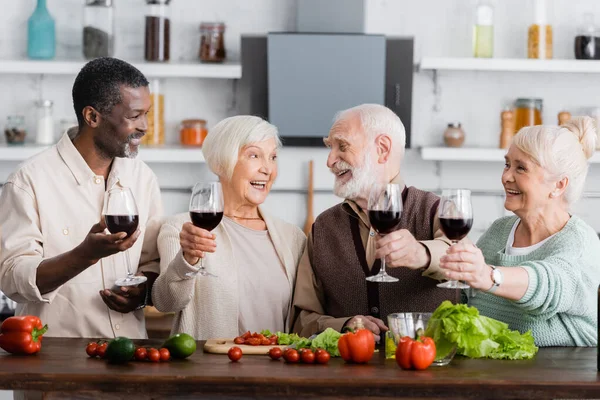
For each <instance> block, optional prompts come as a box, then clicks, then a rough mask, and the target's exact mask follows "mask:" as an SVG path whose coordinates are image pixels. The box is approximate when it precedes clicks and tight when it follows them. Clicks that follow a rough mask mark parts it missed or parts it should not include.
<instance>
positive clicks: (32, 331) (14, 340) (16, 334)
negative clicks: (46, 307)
mask: <svg viewBox="0 0 600 400" xmlns="http://www.w3.org/2000/svg"><path fill="white" fill-rule="evenodd" d="M0 330H1V332H2V333H1V334H0V347H2V348H3V349H4V350H5V351H7V352H8V353H12V354H36V353H38V352H39V351H40V350H41V348H42V336H43V335H44V333H46V331H47V330H48V325H42V321H41V320H40V319H39V318H38V317H36V316H33V315H23V316H17V317H9V318H7V319H6V320H4V322H3V323H2V326H0Z"/></svg>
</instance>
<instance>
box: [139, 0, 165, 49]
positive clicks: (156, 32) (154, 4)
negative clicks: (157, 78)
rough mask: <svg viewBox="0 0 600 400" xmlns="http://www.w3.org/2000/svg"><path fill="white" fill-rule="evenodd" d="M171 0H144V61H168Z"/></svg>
mask: <svg viewBox="0 0 600 400" xmlns="http://www.w3.org/2000/svg"><path fill="white" fill-rule="evenodd" d="M170 1H171V0H146V3H147V4H148V5H147V7H146V35H145V39H144V48H145V51H144V58H145V59H146V61H169V58H170V53H171V20H170V15H169V14H170V12H169V11H170V10H169V3H170Z"/></svg>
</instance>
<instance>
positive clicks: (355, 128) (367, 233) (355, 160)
mask: <svg viewBox="0 0 600 400" xmlns="http://www.w3.org/2000/svg"><path fill="white" fill-rule="evenodd" d="M324 141H325V144H326V145H327V147H329V148H330V153H329V157H328V159H327V166H328V167H329V168H330V169H331V172H333V173H334V174H335V187H334V192H335V194H336V195H337V196H339V197H342V198H344V199H345V201H344V202H343V203H341V204H338V205H336V206H333V207H331V208H330V209H328V210H326V211H324V212H323V213H322V214H321V215H319V217H318V218H317V219H316V221H315V223H314V225H313V228H312V232H311V234H310V235H309V236H308V242H307V246H306V249H305V252H304V255H303V257H302V260H301V261H300V265H299V266H298V275H297V278H296V288H295V292H294V302H293V310H292V312H293V313H294V316H293V318H294V319H293V325H292V329H293V331H294V332H297V333H299V334H300V335H301V336H306V337H308V336H310V335H312V334H314V333H317V332H320V331H323V330H324V329H326V328H328V327H331V328H333V329H336V330H338V331H340V330H342V328H343V327H344V326H350V327H352V326H354V325H355V323H356V320H357V319H358V318H361V319H362V321H363V324H364V325H365V327H366V328H368V329H370V330H371V331H372V332H373V333H374V334H375V335H376V337H377V336H379V334H380V333H381V332H383V331H386V330H387V327H386V325H385V323H384V322H383V321H382V320H385V319H386V318H387V315H388V314H390V313H393V312H428V311H433V310H434V309H435V308H436V307H437V306H438V305H439V304H440V303H441V302H442V301H443V300H446V299H449V300H452V301H454V300H456V299H457V291H455V290H449V289H440V288H437V287H436V284H437V283H438V281H437V279H444V276H443V274H442V273H441V271H440V269H439V259H440V257H441V256H442V255H443V254H445V252H446V249H447V248H448V246H449V243H450V242H449V241H448V239H446V238H445V237H444V236H443V234H442V232H441V231H440V229H439V220H438V218H437V215H436V214H437V208H438V204H439V198H438V197H437V196H436V195H434V194H433V193H429V192H425V191H421V190H419V189H416V188H414V187H406V186H405V185H404V183H403V181H402V177H401V175H400V163H401V161H402V158H403V156H404V147H405V143H406V136H405V130H404V126H403V125H402V122H401V121H400V118H398V116H396V114H394V113H393V112H392V111H391V110H389V109H388V108H386V107H384V106H381V105H376V104H363V105H360V106H357V107H354V108H351V109H348V110H345V111H342V112H340V113H339V114H338V116H337V117H336V119H335V122H334V124H333V126H332V128H331V130H330V131H329V136H328V137H327V138H325V139H324ZM388 182H391V183H398V184H400V185H401V186H402V187H404V190H403V192H402V200H403V212H402V219H401V223H400V229H399V230H397V231H395V232H393V233H390V234H388V235H386V236H385V237H378V236H377V235H376V234H375V231H374V230H373V228H372V227H371V225H370V223H369V219H368V216H367V211H366V210H367V201H368V198H369V191H370V189H371V187H372V186H373V185H374V184H376V183H388ZM380 257H385V258H386V265H387V266H388V267H389V269H388V270H387V272H388V274H390V275H392V276H394V277H396V278H398V279H399V281H398V282H395V283H375V282H369V281H367V280H366V279H365V278H366V277H367V276H370V275H375V274H377V272H379V269H380V260H379V258H380Z"/></svg>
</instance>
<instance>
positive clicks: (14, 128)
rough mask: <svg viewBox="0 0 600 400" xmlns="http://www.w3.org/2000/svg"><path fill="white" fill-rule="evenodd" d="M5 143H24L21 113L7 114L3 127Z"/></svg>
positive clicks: (23, 125)
mask: <svg viewBox="0 0 600 400" xmlns="http://www.w3.org/2000/svg"><path fill="white" fill-rule="evenodd" d="M4 134H5V136H6V143H8V144H23V143H25V136H27V132H26V130H25V117H24V116H22V115H9V116H8V117H7V118H6V125H5V127H4Z"/></svg>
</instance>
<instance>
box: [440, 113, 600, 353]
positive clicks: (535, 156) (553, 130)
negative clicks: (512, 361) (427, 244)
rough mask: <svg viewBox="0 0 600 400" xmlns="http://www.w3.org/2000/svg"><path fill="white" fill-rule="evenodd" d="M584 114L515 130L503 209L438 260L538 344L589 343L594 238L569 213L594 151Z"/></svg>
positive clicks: (596, 274) (599, 254)
mask: <svg viewBox="0 0 600 400" xmlns="http://www.w3.org/2000/svg"><path fill="white" fill-rule="evenodd" d="M596 138H597V136H596V131H595V129H594V124H593V121H592V120H591V119H590V118H587V117H585V118H574V119H572V120H571V121H569V122H568V123H567V124H565V125H563V126H560V127H551V126H534V127H529V128H523V129H521V130H520V131H519V133H518V134H517V135H516V136H515V137H514V139H513V142H512V144H511V146H510V149H509V150H508V153H507V154H506V156H505V158H506V165H505V167H504V172H503V174H502V185H503V186H504V190H505V192H506V201H505V203H504V207H505V208H506V209H507V210H509V211H512V212H513V213H515V214H516V215H515V216H510V217H505V218H500V219H499V220H497V221H495V222H494V224H493V225H492V226H491V227H490V229H488V230H487V232H486V233H485V234H484V235H483V236H482V237H481V238H480V239H479V241H478V242H477V246H474V245H473V244H470V243H467V242H466V241H465V242H461V243H458V244H456V245H454V246H452V247H450V248H449V249H448V252H447V254H446V255H445V256H443V257H442V259H441V264H440V266H441V267H442V268H443V269H444V270H445V273H446V276H447V277H448V279H457V280H462V281H466V283H468V284H469V285H470V286H471V287H472V288H474V289H479V290H480V291H481V293H478V294H477V296H475V297H473V298H471V299H469V303H470V304H471V305H473V306H475V307H476V308H477V309H478V310H479V312H480V313H481V314H482V315H486V316H488V317H491V318H495V319H498V320H500V321H504V322H506V323H508V324H509V325H510V327H511V328H512V329H517V330H519V331H520V332H525V331H528V330H531V332H532V334H533V337H534V338H535V342H536V344H537V345H538V346H595V345H596V344H597V342H598V329H597V328H598V318H597V292H596V290H597V289H598V285H599V283H600V241H599V240H598V236H597V235H596V233H595V232H594V230H593V229H592V228H591V227H590V226H589V225H587V224H586V223H585V222H583V221H582V220H581V219H580V218H578V217H576V216H574V215H571V214H570V206H571V205H572V204H573V203H574V202H575V201H576V200H577V199H578V198H579V197H580V196H581V193H582V192H583V187H584V184H585V178H586V175H587V171H588V162H587V159H588V158H590V157H591V156H592V154H593V152H594V148H595V144H596Z"/></svg>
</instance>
